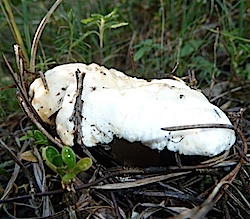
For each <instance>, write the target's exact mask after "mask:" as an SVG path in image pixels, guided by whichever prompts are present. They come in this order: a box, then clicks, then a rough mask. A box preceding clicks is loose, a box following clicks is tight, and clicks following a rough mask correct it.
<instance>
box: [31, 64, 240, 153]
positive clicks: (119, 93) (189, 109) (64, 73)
mask: <svg viewBox="0 0 250 219" xmlns="http://www.w3.org/2000/svg"><path fill="white" fill-rule="evenodd" d="M77 70H79V71H80V72H81V73H82V74H85V76H84V79H83V90H82V93H81V94H79V95H81V96H80V97H81V100H82V101H83V107H82V109H78V110H80V112H81V116H82V121H81V124H80V126H81V127H80V130H77V132H78V134H80V135H81V136H82V139H81V141H82V143H83V144H84V145H86V146H87V147H92V146H96V145H98V144H108V143H110V142H111V141H112V140H113V138H114V137H118V138H123V139H126V140H128V141H129V142H137V141H138V142H141V143H142V144H144V145H146V146H149V147H150V148H152V149H158V150H163V149H164V148H165V147H167V148H168V149H169V150H171V151H175V152H179V153H181V154H185V155H206V156H215V155H217V154H219V153H221V152H223V151H224V150H228V149H229V148H230V147H231V146H232V145H233V144H234V142H235V132H234V130H231V129H226V128H199V129H198V128H197V129H188V130H179V131H164V130H162V129H161V128H164V127H171V126H183V125H196V124H211V123H212V124H226V125H230V124H231V123H230V121H229V119H228V118H227V116H226V115H225V114H224V113H223V112H222V111H221V110H220V109H219V108H218V107H216V106H214V105H212V104H211V103H209V101H208V100H207V99H206V97H205V96H204V95H203V94H202V93H201V92H199V91H197V90H194V89H191V88H190V87H188V86H187V85H185V84H184V83H183V82H181V81H177V80H172V79H161V80H156V79H155V80H152V81H150V82H148V81H146V80H143V79H137V78H134V77H129V76H127V75H125V74H124V73H122V72H120V71H117V70H115V69H106V68H105V67H103V66H99V65H97V64H90V65H85V64H80V63H76V64H66V65H61V66H58V67H55V68H53V69H52V70H49V71H47V72H46V73H45V78H46V81H47V84H48V88H49V90H46V89H45V88H44V86H43V84H42V80H41V79H36V80H35V81H34V82H33V83H32V84H31V86H30V96H31V97H32V105H33V106H34V108H35V109H36V111H37V113H38V114H39V116H40V117H41V119H42V120H43V121H44V122H47V123H49V124H53V121H51V116H52V115H53V114H55V113H57V112H58V113H57V115H56V120H55V125H56V129H57V132H58V135H59V137H60V138H61V140H62V142H63V143H64V144H66V145H71V146H72V145H73V144H74V125H75V124H74V119H72V118H73V116H74V107H75V104H76V97H77V95H78V92H79V90H77V79H76V71H77ZM79 143H81V142H79Z"/></svg>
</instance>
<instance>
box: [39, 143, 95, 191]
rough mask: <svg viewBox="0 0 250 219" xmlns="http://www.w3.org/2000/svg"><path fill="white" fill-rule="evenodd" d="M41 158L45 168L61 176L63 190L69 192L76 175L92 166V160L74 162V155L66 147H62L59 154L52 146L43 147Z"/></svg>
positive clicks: (86, 158)
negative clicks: (45, 165)
mask: <svg viewBox="0 0 250 219" xmlns="http://www.w3.org/2000/svg"><path fill="white" fill-rule="evenodd" d="M42 157H43V159H44V160H45V163H46V164H47V166H48V167H49V168H50V169H51V170H53V171H54V172H56V173H57V174H59V175H60V176H61V178H62V181H61V182H62V187H63V189H65V188H66V189H67V190H69V191H70V190H71V188H72V183H73V182H74V180H75V177H76V175H77V174H78V173H80V172H83V171H86V170H88V169H89V168H90V167H91V166H92V160H91V159H90V158H88V157H85V158H82V159H80V160H79V161H78V162H76V155H75V153H74V151H73V150H72V149H71V148H70V147H68V146H64V147H63V148H62V151H61V153H59V151H58V150H57V149H56V148H55V147H53V146H47V147H44V148H43V149H42Z"/></svg>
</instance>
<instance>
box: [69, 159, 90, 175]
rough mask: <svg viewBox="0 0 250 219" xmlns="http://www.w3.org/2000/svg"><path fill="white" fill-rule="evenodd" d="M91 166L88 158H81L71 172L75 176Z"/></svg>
mask: <svg viewBox="0 0 250 219" xmlns="http://www.w3.org/2000/svg"><path fill="white" fill-rule="evenodd" d="M92 164H93V162H92V160H91V159H90V158H89V157H85V158H82V159H80V160H79V161H78V162H77V164H76V166H75V168H74V169H73V172H74V173H75V174H76V175H77V174H78V173H80V172H83V171H86V170H88V169H89V168H90V167H91V166H92Z"/></svg>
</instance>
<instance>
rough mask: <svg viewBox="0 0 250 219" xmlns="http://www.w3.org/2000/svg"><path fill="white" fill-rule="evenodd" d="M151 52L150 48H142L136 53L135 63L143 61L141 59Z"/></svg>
mask: <svg viewBox="0 0 250 219" xmlns="http://www.w3.org/2000/svg"><path fill="white" fill-rule="evenodd" d="M150 50H151V48H150V47H147V46H143V47H141V48H140V49H139V50H138V51H137V52H136V53H135V55H134V61H135V62H136V61H138V60H139V59H141V58H142V57H143V56H144V54H146V53H149V52H150Z"/></svg>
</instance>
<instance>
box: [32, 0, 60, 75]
mask: <svg viewBox="0 0 250 219" xmlns="http://www.w3.org/2000/svg"><path fill="white" fill-rule="evenodd" d="M61 2H62V0H57V1H56V2H55V3H54V4H53V5H52V7H51V8H50V10H49V11H48V13H47V14H46V15H45V17H44V18H43V19H42V21H41V22H40V24H39V26H38V28H37V31H36V33H35V36H34V38H33V42H32V47H31V55H30V71H31V72H35V62H36V52H37V46H38V42H39V40H40V37H41V35H42V32H43V30H44V27H45V25H46V24H47V22H48V20H49V18H50V16H51V15H52V14H53V12H54V11H55V10H56V8H57V7H58V6H59V5H60V4H61Z"/></svg>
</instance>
